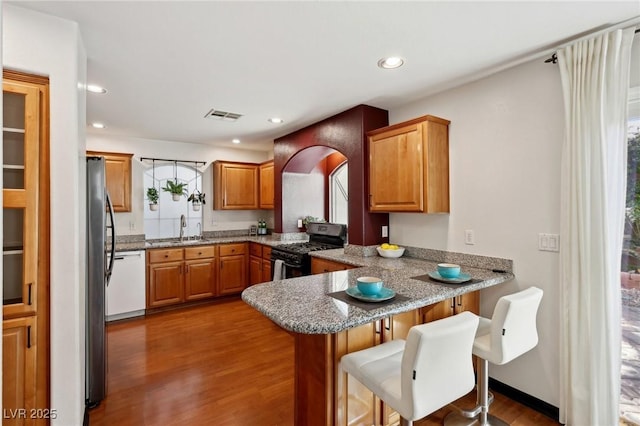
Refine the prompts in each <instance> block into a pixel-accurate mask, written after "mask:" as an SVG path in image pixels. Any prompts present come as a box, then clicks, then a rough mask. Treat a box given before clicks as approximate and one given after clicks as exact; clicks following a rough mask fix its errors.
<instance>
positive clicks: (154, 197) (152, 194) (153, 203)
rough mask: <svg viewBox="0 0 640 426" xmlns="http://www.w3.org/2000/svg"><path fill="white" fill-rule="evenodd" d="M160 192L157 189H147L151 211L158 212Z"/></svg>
mask: <svg viewBox="0 0 640 426" xmlns="http://www.w3.org/2000/svg"><path fill="white" fill-rule="evenodd" d="M159 197H160V195H159V194H158V190H157V189H156V188H155V187H151V188H147V199H148V200H149V210H151V211H156V210H158V198H159Z"/></svg>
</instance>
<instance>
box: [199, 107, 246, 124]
mask: <svg viewBox="0 0 640 426" xmlns="http://www.w3.org/2000/svg"><path fill="white" fill-rule="evenodd" d="M240 117H242V114H237V113H235V112H227V111H220V110H218V109H212V110H210V111H209V112H208V113H206V114H205V115H204V118H213V119H215V120H222V121H236V120H237V119H238V118H240Z"/></svg>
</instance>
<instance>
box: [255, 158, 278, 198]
mask: <svg viewBox="0 0 640 426" xmlns="http://www.w3.org/2000/svg"><path fill="white" fill-rule="evenodd" d="M259 172H260V178H259V181H260V196H259V199H260V208H261V209H273V207H274V198H275V191H274V175H273V160H271V161H266V162H264V163H262V164H260V166H259Z"/></svg>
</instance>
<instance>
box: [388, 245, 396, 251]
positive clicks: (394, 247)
mask: <svg viewBox="0 0 640 426" xmlns="http://www.w3.org/2000/svg"><path fill="white" fill-rule="evenodd" d="M389 249H390V250H398V246H397V245H395V244H390V245H389Z"/></svg>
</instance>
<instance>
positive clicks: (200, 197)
mask: <svg viewBox="0 0 640 426" xmlns="http://www.w3.org/2000/svg"><path fill="white" fill-rule="evenodd" d="M204 195H205V194H203V193H202V192H200V191H198V190H197V189H196V190H195V191H193V193H192V194H191V195H189V198H187V201H191V205H192V206H193V211H194V212H197V211H198V210H200V206H201V205H203V204H206V203H205V202H204Z"/></svg>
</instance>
